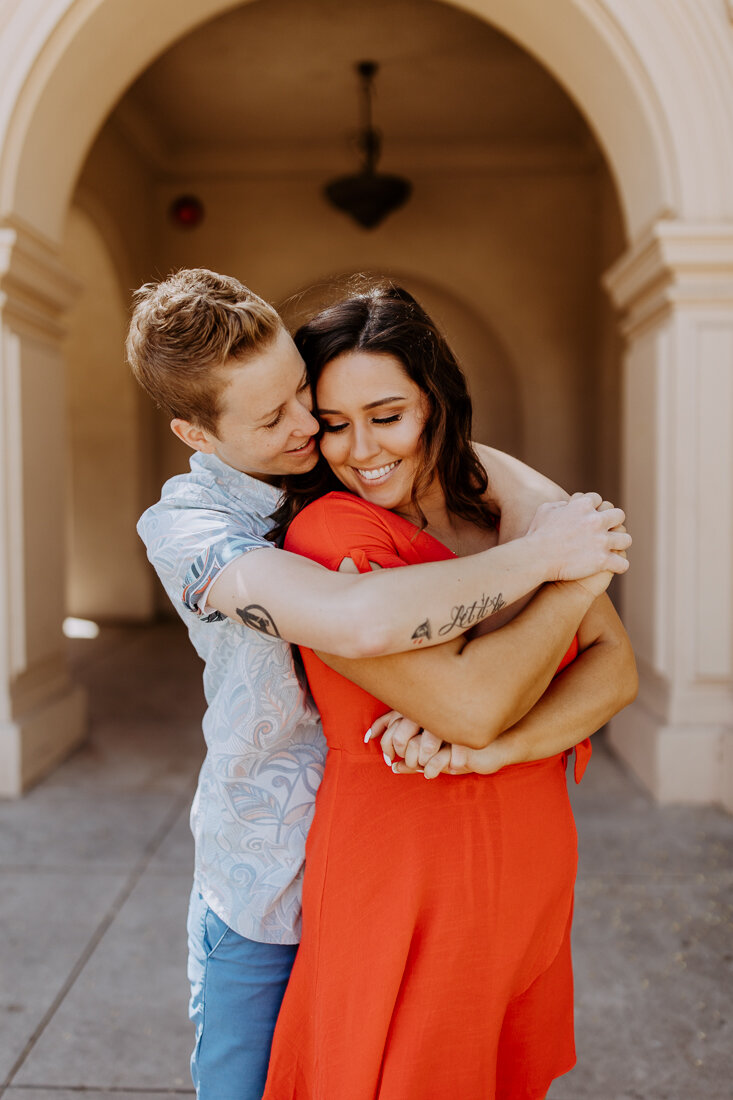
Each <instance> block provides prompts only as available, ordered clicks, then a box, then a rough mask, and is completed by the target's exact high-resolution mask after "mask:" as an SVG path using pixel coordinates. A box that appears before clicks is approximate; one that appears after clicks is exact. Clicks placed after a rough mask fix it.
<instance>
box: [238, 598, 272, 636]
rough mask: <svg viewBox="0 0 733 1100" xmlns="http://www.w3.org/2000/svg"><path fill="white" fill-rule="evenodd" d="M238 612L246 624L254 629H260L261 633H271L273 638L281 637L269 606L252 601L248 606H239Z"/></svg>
mask: <svg viewBox="0 0 733 1100" xmlns="http://www.w3.org/2000/svg"><path fill="white" fill-rule="evenodd" d="M237 614H238V615H239V617H240V619H241V620H242V622H243V623H244V625H245V626H249V627H251V629H252V630H258V631H259V632H260V634H269V636H270V637H271V638H279V637H280V631H279V630H278V629H277V627H276V626H275V620H274V619H273V617H272V615H271V614H270V612H269V611H268V610H267V608H265V607H263V606H262V605H261V604H259V603H251V604H249V605H248V606H247V607H238V608H237Z"/></svg>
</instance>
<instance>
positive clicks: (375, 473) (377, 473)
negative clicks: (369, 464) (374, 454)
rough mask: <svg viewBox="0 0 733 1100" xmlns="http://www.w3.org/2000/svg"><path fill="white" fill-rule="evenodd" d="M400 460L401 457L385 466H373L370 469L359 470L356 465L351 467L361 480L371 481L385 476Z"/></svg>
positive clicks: (379, 479)
mask: <svg viewBox="0 0 733 1100" xmlns="http://www.w3.org/2000/svg"><path fill="white" fill-rule="evenodd" d="M400 462H402V459H401V458H398V459H397V460H396V461H395V462H390V463H388V464H387V465H386V466H375V467H374V469H372V470H361V469H359V467H358V466H354V467H353V469H354V470H355V471H356V473H357V474H358V475H359V477H360V478H361V479H362V480H363V481H368V482H370V483H373V482H375V481H381V480H383V479H384V478H386V477H387V476H388V475H389V474H391V473H392V471H393V470H394V469H395V468H396V467H397V466H399V464H400Z"/></svg>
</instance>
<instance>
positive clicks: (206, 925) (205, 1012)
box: [188, 888, 298, 1100]
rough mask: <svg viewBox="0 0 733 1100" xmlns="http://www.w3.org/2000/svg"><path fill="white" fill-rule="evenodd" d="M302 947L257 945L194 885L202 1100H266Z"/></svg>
mask: <svg viewBox="0 0 733 1100" xmlns="http://www.w3.org/2000/svg"><path fill="white" fill-rule="evenodd" d="M297 949H298V948H297V944H292V945H290V944H277V943H257V942H256V941H254V940H248V939H245V938H244V936H240V935H238V933H237V932H234V931H233V930H232V929H231V928H229V926H228V925H226V924H225V923H224V921H223V920H221V918H220V917H217V915H216V913H214V912H213V910H212V909H210V908H209V906H208V905H207V904H206V902H205V901H204V900H203V898H202V897H201V895H200V894H199V893H198V891H197V890H196V889H195V888H194V890H193V892H192V894H191V903H190V905H189V910H188V978H189V981H190V983H191V1002H190V1006H189V1016H190V1017H191V1019H192V1020H193V1021H194V1023H195V1025H196V1045H195V1047H194V1051H193V1054H192V1055H191V1077H192V1078H193V1083H194V1085H195V1086H196V1096H197V1097H198V1100H261V1097H262V1093H263V1091H264V1088H265V1079H266V1077H267V1065H268V1062H269V1059H270V1046H271V1043H272V1033H273V1031H274V1029H275V1021H276V1020H277V1014H278V1012H279V1010H280V1002H281V1001H282V999H283V994H284V993H285V986H286V985H287V983H288V977H289V976H290V971H291V969H292V966H293V961H294V959H295V953H296V951H297Z"/></svg>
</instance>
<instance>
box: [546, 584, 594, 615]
mask: <svg viewBox="0 0 733 1100" xmlns="http://www.w3.org/2000/svg"><path fill="white" fill-rule="evenodd" d="M548 587H551V588H553V589H554V590H555V591H556V592H558V593H560V595H561V596H562V598H563V600H573V601H575V602H576V603H577V605H578V607H579V608H580V609H581V610H583V611H588V610H589V609H590V607H591V606H592V604H593V603H594V602H595V598H596V597H595V596H594V594H593V592H591V591H590V589H589V588H587V587H586V586H585V585H584V584H583V582H582V580H573V581H552V582H551V583H550V585H548Z"/></svg>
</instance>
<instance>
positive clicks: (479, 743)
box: [443, 710, 510, 749]
mask: <svg viewBox="0 0 733 1100" xmlns="http://www.w3.org/2000/svg"><path fill="white" fill-rule="evenodd" d="M509 725H510V723H509V722H508V721H507V722H504V721H503V719H501V718H497V717H496V711H492V715H487V713H486V711H485V710H484V711H482V713H478V712H477V713H472V712H469V713H463V714H462V715H461V719H460V723H456V722H455V721H454V722H452V723H451V729H450V731H449V733H448V735H447V736H446V735H445V734H443V740H444V741H450V742H451V743H452V744H454V745H462V746H463V747H464V748H466V749H485V748H487V747H488V746H489V745H490V744H491V742H492V741H495V740H496V739H497V737H499V736H500V735H501V734H502V733H503V732H504V730H505V729H507V728H508V726H509Z"/></svg>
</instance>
